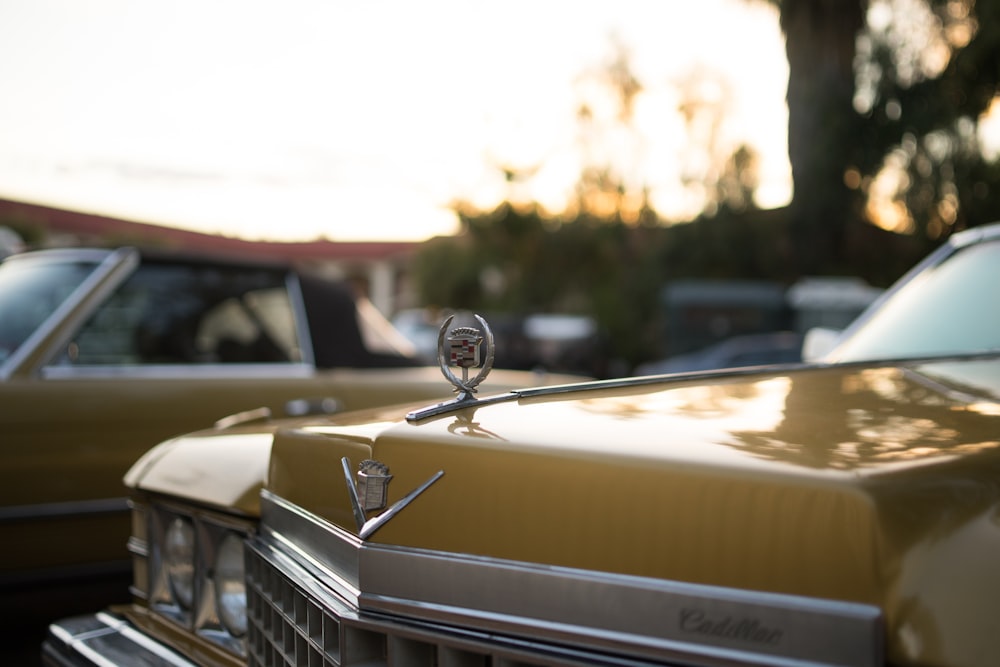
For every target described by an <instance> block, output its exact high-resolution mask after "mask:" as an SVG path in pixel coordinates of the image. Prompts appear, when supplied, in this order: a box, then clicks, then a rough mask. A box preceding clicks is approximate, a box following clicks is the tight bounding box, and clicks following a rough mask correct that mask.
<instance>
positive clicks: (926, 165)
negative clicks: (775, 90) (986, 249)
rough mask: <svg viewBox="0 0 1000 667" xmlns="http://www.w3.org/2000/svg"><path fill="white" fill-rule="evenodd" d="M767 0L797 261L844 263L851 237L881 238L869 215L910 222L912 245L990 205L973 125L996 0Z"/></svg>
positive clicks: (999, 65) (810, 265)
mask: <svg viewBox="0 0 1000 667" xmlns="http://www.w3.org/2000/svg"><path fill="white" fill-rule="evenodd" d="M771 2H772V4H774V5H776V6H777V7H778V9H779V12H780V20H781V26H782V29H783V31H784V33H785V40H786V52H787V55H788V62H789V82H788V94H787V101H788V111H789V128H788V142H789V160H790V162H791V165H792V178H793V183H794V194H793V200H792V204H791V206H790V211H789V212H790V215H791V220H792V222H791V224H792V229H793V240H794V244H795V250H796V255H797V256H798V257H799V261H800V266H801V268H802V270H803V272H807V271H815V270H837V269H844V268H854V267H856V266H857V265H858V263H859V261H860V260H861V257H860V256H859V253H860V252H864V248H863V247H862V246H863V245H864V244H865V243H868V244H870V243H877V244H883V243H894V242H895V241H894V240H893V239H891V238H890V237H889V236H887V235H884V234H883V235H879V234H877V233H875V231H876V230H875V228H874V227H872V226H871V224H869V223H874V224H875V225H877V226H878V227H880V228H882V229H889V230H891V231H893V232H903V233H906V234H908V235H910V237H911V238H912V239H914V240H915V241H916V243H914V244H912V250H911V253H910V254H911V256H912V257H916V256H919V255H920V254H923V253H924V252H926V250H927V249H928V246H929V245H933V244H934V243H937V242H938V241H939V240H940V239H941V238H943V237H944V236H946V235H947V234H949V233H951V232H952V231H956V230H958V229H962V228H963V227H965V226H969V225H971V224H977V223H980V222H985V221H987V220H989V219H990V218H992V217H995V216H997V215H1000V194H997V193H995V192H994V190H995V189H996V188H995V187H991V183H995V182H996V179H997V177H998V176H1000V171H998V167H997V164H996V162H995V161H990V160H988V159H986V158H985V157H984V156H983V153H982V151H981V150H980V146H979V143H978V132H977V127H978V123H979V121H980V119H981V117H982V115H983V113H984V112H985V111H987V110H988V109H989V107H990V104H991V103H992V101H993V100H994V99H995V97H996V95H997V90H998V81H1000V8H998V5H997V3H995V2H979V3H975V0H853V1H851V0H848V1H846V2H844V1H842V0H771ZM858 239H863V240H862V241H859V240H858ZM877 254H878V253H877V252H876V255H877ZM911 256H908V257H907V258H906V261H907V262H909V261H911V259H912V257H911Z"/></svg>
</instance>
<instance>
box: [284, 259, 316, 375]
mask: <svg viewBox="0 0 1000 667" xmlns="http://www.w3.org/2000/svg"><path fill="white" fill-rule="evenodd" d="M285 287H286V288H287V289H288V297H289V300H290V301H291V307H292V316H293V317H294V319H295V336H296V339H297V342H298V344H299V357H300V358H301V361H302V363H304V364H307V365H308V366H310V367H313V368H314V367H315V366H316V352H315V351H314V350H313V344H312V334H311V331H312V329H310V327H309V313H308V311H307V310H306V301H305V298H304V297H303V296H302V283H301V282H299V276H298V275H297V274H295V273H292V272H289V273H288V274H287V275H286V276H285Z"/></svg>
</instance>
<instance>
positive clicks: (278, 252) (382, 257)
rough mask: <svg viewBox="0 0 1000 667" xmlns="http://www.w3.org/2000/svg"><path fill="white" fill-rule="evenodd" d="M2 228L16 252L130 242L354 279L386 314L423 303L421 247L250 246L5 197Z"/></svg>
mask: <svg viewBox="0 0 1000 667" xmlns="http://www.w3.org/2000/svg"><path fill="white" fill-rule="evenodd" d="M275 224H280V221H276V223H275ZM4 228H6V229H8V230H10V231H11V232H12V235H11V239H12V240H11V244H10V245H11V248H10V249H11V250H14V251H16V250H20V249H22V248H24V247H32V248H37V247H66V246H100V247H108V246H122V245H131V246H137V247H147V248H149V247H151V248H159V249H165V250H177V251H183V252H186V253H204V254H209V255H212V256H216V257H226V256H230V257H241V258H253V259H276V260H282V261H290V262H293V263H295V264H299V265H303V266H309V267H311V268H314V269H317V270H319V271H320V272H321V273H323V274H324V275H328V276H332V277H339V278H343V279H345V280H347V281H349V282H350V283H351V284H353V285H354V286H355V289H356V290H357V291H358V294H359V295H360V296H365V297H367V298H368V299H369V300H370V301H371V302H372V303H373V304H374V305H375V307H376V308H378V309H379V311H380V312H381V313H382V314H383V315H385V316H386V317H392V315H393V314H395V313H396V312H397V311H398V310H401V309H403V308H409V307H413V306H414V305H417V304H416V303H415V294H414V290H413V289H412V287H411V282H410V280H409V265H410V259H411V257H412V256H413V254H414V252H415V251H416V249H417V248H418V247H419V246H420V243H418V242H409V241H392V242H378V241H371V242H338V241H331V240H327V239H317V240H314V241H303V242H292V243H286V242H272V241H248V240H245V239H239V238H233V237H227V236H218V235H214V234H202V233H200V232H193V231H189V230H185V229H177V228H173V227H164V226H162V225H152V224H147V223H142V222H135V221H131V220H122V219H119V218H112V217H108V216H103V215H95V214H92V213H83V212H80V211H69V210H65V209H59V208H53V207H49V206H40V205H37V204H31V203H27V202H19V201H11V200H7V199H0V229H4ZM15 241H20V245H18V244H17V243H15ZM7 245H8V244H6V243H4V242H3V239H2V238H0V258H2V257H3V256H4V255H6V254H10V253H9V252H7V251H5V249H7Z"/></svg>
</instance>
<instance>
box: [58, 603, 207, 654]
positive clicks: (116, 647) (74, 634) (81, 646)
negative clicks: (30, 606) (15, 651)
mask: <svg viewBox="0 0 1000 667" xmlns="http://www.w3.org/2000/svg"><path fill="white" fill-rule="evenodd" d="M42 662H43V663H44V664H45V665H46V666H52V667H82V666H85V665H94V666H100V667H108V666H109V665H120V666H123V667H132V666H136V667H138V666H140V665H165V666H168V667H175V666H176V667H196V666H195V663H193V662H191V661H189V660H188V659H187V658H184V657H183V656H181V655H180V654H179V653H177V652H175V651H173V650H172V649H169V648H167V647H166V646H164V645H163V644H160V643H159V642H157V641H156V640H154V639H151V638H150V637H149V636H147V635H146V634H144V633H143V632H142V631H140V630H138V629H137V628H136V627H135V626H134V625H132V624H131V623H129V622H128V621H126V620H125V619H124V618H122V617H121V616H118V615H117V614H113V613H110V612H100V613H98V614H91V615H89V616H76V617H73V618H67V619H63V620H61V621H57V622H55V623H52V624H51V625H49V635H48V637H47V638H46V639H45V642H44V643H43V644H42Z"/></svg>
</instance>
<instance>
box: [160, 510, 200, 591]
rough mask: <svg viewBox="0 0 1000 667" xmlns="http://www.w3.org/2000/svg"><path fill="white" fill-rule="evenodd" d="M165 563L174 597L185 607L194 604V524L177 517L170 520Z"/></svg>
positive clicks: (166, 539)
mask: <svg viewBox="0 0 1000 667" xmlns="http://www.w3.org/2000/svg"><path fill="white" fill-rule="evenodd" d="M163 552H164V553H163V556H164V558H163V561H164V562H163V565H164V568H165V569H166V571H167V579H168V581H169V582H170V590H171V592H172V593H173V594H174V599H175V600H176V601H177V604H179V605H180V606H181V607H183V608H184V609H191V606H192V605H193V604H194V526H193V525H192V524H191V521H190V520H189V519H185V518H181V517H177V518H175V519H174V520H173V521H171V522H170V526H169V527H168V528H167V533H166V536H165V544H164V545H163Z"/></svg>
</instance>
